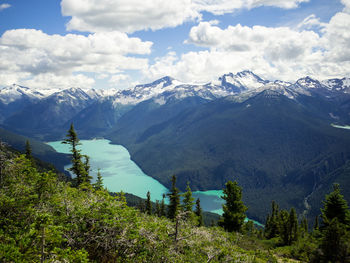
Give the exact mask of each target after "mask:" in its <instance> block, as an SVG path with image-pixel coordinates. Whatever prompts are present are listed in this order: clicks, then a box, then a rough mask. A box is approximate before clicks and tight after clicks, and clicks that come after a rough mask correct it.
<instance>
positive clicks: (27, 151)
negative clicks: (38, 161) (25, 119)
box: [25, 140, 35, 167]
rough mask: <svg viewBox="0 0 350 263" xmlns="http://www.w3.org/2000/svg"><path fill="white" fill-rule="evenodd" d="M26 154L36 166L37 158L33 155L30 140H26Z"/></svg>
mask: <svg viewBox="0 0 350 263" xmlns="http://www.w3.org/2000/svg"><path fill="white" fill-rule="evenodd" d="M25 156H26V158H27V159H28V160H29V161H30V162H31V163H32V166H34V167H35V160H34V157H33V155H32V147H31V145H30V143H29V141H28V140H26V148H25Z"/></svg>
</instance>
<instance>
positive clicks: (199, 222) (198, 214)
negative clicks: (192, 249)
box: [195, 198, 204, 226]
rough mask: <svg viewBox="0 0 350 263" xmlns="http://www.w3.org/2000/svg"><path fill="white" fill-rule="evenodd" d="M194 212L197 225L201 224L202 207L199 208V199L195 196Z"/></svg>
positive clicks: (202, 223)
mask: <svg viewBox="0 0 350 263" xmlns="http://www.w3.org/2000/svg"><path fill="white" fill-rule="evenodd" d="M195 214H196V216H197V218H198V226H203V225H204V222H203V213H202V208H201V201H200V199H199V198H197V200H196V210H195Z"/></svg>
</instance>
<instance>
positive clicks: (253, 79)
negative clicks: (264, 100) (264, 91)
mask: <svg viewBox="0 0 350 263" xmlns="http://www.w3.org/2000/svg"><path fill="white" fill-rule="evenodd" d="M219 81H221V83H220V84H221V86H224V87H226V88H227V89H232V91H234V92H236V93H241V92H244V91H248V90H255V89H257V88H260V87H261V86H263V85H265V84H267V83H269V82H270V81H269V80H263V79H262V78H260V77H259V76H257V75H255V74H254V73H253V72H251V71H249V70H245V71H242V72H238V73H237V74H233V73H229V74H225V75H223V76H222V77H220V78H219Z"/></svg>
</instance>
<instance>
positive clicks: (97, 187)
mask: <svg viewBox="0 0 350 263" xmlns="http://www.w3.org/2000/svg"><path fill="white" fill-rule="evenodd" d="M93 187H94V189H95V190H97V191H100V190H103V179H102V176H101V171H100V169H98V170H97V179H96V182H95V183H94V185H93Z"/></svg>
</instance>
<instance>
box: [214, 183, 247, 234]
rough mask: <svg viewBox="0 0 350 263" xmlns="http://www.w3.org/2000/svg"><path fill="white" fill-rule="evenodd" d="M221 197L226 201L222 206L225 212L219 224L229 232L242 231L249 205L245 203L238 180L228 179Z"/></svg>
mask: <svg viewBox="0 0 350 263" xmlns="http://www.w3.org/2000/svg"><path fill="white" fill-rule="evenodd" d="M223 191H224V195H223V196H222V197H221V198H222V199H224V200H225V201H226V203H225V204H224V205H223V206H222V208H223V210H224V213H223V215H222V218H221V219H220V221H219V225H220V226H222V227H224V229H225V230H227V231H228V232H232V231H240V230H241V228H242V225H243V223H244V219H245V218H246V215H245V211H246V210H247V207H246V206H245V205H244V204H243V201H242V200H241V199H242V189H241V188H240V187H239V186H238V184H237V182H236V181H235V182H231V181H228V182H227V183H226V188H225V189H224V190H223Z"/></svg>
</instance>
